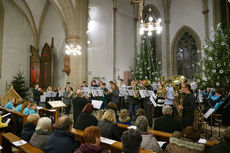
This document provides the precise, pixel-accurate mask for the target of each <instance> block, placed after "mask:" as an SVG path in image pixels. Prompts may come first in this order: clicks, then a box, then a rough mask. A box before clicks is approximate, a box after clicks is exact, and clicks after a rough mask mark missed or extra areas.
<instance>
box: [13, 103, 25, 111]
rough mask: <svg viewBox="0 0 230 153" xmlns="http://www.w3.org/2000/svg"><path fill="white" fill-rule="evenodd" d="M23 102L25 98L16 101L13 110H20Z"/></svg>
mask: <svg viewBox="0 0 230 153" xmlns="http://www.w3.org/2000/svg"><path fill="white" fill-rule="evenodd" d="M24 102H25V100H20V101H18V103H17V107H16V108H15V109H14V110H15V111H17V112H20V110H21V108H22V105H23V103H24Z"/></svg>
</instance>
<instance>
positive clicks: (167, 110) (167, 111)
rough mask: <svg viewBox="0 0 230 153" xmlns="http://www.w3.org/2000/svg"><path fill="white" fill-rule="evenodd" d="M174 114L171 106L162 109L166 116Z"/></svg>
mask: <svg viewBox="0 0 230 153" xmlns="http://www.w3.org/2000/svg"><path fill="white" fill-rule="evenodd" d="M172 112H173V110H172V107H171V106H168V105H166V106H164V107H163V108H162V113H163V114H164V115H166V114H168V115H172Z"/></svg>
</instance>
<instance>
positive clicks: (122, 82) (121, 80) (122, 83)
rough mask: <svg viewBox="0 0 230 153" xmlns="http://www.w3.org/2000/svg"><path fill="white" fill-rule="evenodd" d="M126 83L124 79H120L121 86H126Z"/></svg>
mask: <svg viewBox="0 0 230 153" xmlns="http://www.w3.org/2000/svg"><path fill="white" fill-rule="evenodd" d="M125 86H126V85H125V84H124V80H123V79H120V87H125Z"/></svg>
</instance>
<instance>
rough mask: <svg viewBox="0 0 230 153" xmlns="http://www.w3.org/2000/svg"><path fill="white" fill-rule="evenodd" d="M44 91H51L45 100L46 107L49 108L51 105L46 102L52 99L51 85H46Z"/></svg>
mask: <svg viewBox="0 0 230 153" xmlns="http://www.w3.org/2000/svg"><path fill="white" fill-rule="evenodd" d="M46 92H48V93H51V97H46V102H45V104H46V108H48V109H51V105H50V104H49V103H48V102H49V101H52V100H53V99H52V92H53V88H52V87H51V86H48V88H47V90H46Z"/></svg>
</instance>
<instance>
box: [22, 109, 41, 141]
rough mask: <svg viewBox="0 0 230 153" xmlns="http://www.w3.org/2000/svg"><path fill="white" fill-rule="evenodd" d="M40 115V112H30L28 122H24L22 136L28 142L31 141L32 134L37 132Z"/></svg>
mask: <svg viewBox="0 0 230 153" xmlns="http://www.w3.org/2000/svg"><path fill="white" fill-rule="evenodd" d="M39 119H40V116H39V115H38V114H30V115H29V116H28V117H27V122H26V123H25V124H24V128H23V130H22V133H21V138H22V139H23V140H25V141H27V142H29V141H30V139H31V137H32V135H33V134H34V132H35V128H36V125H37V122H38V120H39Z"/></svg>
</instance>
